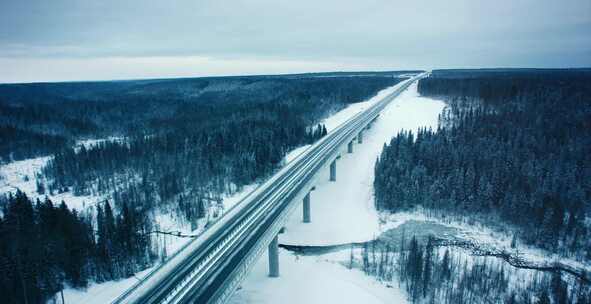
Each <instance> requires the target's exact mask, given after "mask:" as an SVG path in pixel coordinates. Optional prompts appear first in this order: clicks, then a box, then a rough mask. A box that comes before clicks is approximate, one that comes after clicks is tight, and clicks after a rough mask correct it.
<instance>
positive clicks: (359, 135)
mask: <svg viewBox="0 0 591 304" xmlns="http://www.w3.org/2000/svg"><path fill="white" fill-rule="evenodd" d="M357 143H358V144H361V143H363V131H361V132H359V134H357Z"/></svg>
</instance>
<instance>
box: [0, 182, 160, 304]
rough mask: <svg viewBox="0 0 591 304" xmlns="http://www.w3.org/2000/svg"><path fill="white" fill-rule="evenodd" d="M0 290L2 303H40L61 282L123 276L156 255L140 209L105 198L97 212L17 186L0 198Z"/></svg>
mask: <svg viewBox="0 0 591 304" xmlns="http://www.w3.org/2000/svg"><path fill="white" fill-rule="evenodd" d="M1 203H2V206H3V210H2V215H1V216H0V272H1V273H2V276H0V294H1V295H2V302H3V303H45V302H46V301H47V300H48V299H51V298H52V297H54V295H55V294H56V293H58V292H60V291H62V290H63V289H64V288H65V287H66V286H71V287H75V288H83V287H86V286H87V285H88V284H89V282H103V281H107V280H114V279H120V278H126V277H129V276H131V275H133V274H134V273H136V272H137V271H139V270H141V269H144V268H146V267H147V266H149V265H151V264H152V262H153V260H154V259H155V258H156V255H155V253H154V252H152V250H153V247H152V243H151V242H152V241H151V239H150V238H149V237H148V235H147V232H149V231H150V229H151V228H150V222H148V221H147V220H146V218H145V216H144V215H143V214H142V212H141V211H139V210H135V209H132V208H129V207H128V206H127V205H123V206H122V208H121V211H120V212H119V213H118V214H116V213H115V212H114V211H113V209H112V207H111V205H110V204H109V202H104V203H101V204H98V206H97V207H96V208H97V211H96V212H97V216H96V218H95V219H93V217H92V216H90V215H89V214H86V213H84V214H81V213H78V212H77V211H76V210H70V209H68V207H67V206H66V204H65V203H64V202H61V203H60V204H59V205H55V204H54V203H53V202H52V201H51V200H50V199H45V200H43V201H41V200H36V201H32V200H31V199H29V198H28V197H27V196H26V195H25V194H24V193H22V192H20V191H18V192H16V194H15V195H12V194H9V195H8V196H7V197H4V198H3V199H2V202H1Z"/></svg>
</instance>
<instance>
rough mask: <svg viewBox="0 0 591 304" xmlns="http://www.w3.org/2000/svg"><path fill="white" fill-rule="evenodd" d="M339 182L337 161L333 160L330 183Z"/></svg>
mask: <svg viewBox="0 0 591 304" xmlns="http://www.w3.org/2000/svg"><path fill="white" fill-rule="evenodd" d="M336 180H337V160H336V159H335V160H333V161H332V163H330V181H331V182H335V181H336Z"/></svg>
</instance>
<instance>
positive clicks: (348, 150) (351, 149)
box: [347, 141, 353, 153]
mask: <svg viewBox="0 0 591 304" xmlns="http://www.w3.org/2000/svg"><path fill="white" fill-rule="evenodd" d="M347 153H353V141H350V142H349V144H348V145H347Z"/></svg>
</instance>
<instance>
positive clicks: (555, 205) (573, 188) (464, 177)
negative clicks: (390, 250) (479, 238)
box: [375, 70, 591, 261]
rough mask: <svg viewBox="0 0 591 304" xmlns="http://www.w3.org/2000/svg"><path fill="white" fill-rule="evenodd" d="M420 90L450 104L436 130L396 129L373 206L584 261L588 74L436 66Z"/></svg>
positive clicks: (590, 164)
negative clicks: (500, 233) (463, 224)
mask: <svg viewBox="0 0 591 304" xmlns="http://www.w3.org/2000/svg"><path fill="white" fill-rule="evenodd" d="M419 92H420V93H421V94H422V95H426V96H431V97H434V98H439V99H443V100H445V101H446V102H447V104H448V107H447V110H446V111H444V113H443V114H441V116H440V126H439V130H421V131H420V132H419V133H418V134H412V133H409V132H403V133H401V134H399V135H398V136H396V137H394V138H393V139H392V141H391V142H390V144H389V145H387V146H386V147H385V148H384V150H383V152H382V154H381V156H380V157H379V159H378V160H377V162H376V166H375V172H376V178H375V196H376V204H377V207H378V208H379V209H381V210H391V211H398V210H408V209H412V208H414V207H417V206H422V207H424V208H427V209H428V210H431V211H434V212H437V213H440V214H441V215H444V216H445V215H452V216H453V215H455V216H460V217H462V218H468V219H471V220H478V221H481V222H483V223H486V224H488V225H492V226H493V227H497V228H499V229H506V230H505V231H507V232H510V233H514V234H515V237H516V239H517V240H519V241H521V242H524V243H526V244H531V245H535V246H539V247H541V248H545V249H547V250H549V251H551V252H555V253H558V254H561V255H564V256H570V257H574V258H576V259H578V260H582V261H589V260H590V259H591V235H590V233H591V230H590V225H589V221H588V219H589V216H590V211H591V206H590V205H589V202H590V201H591V153H590V152H591V136H589V135H590V134H591V133H590V132H591V71H589V70H476V71H474V70H462V71H454V70H442V71H435V72H434V73H433V75H432V77H429V78H427V79H423V80H421V81H420V82H419ZM435 131H437V132H435ZM507 224H509V225H508V226H507ZM508 227H510V228H508Z"/></svg>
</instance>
